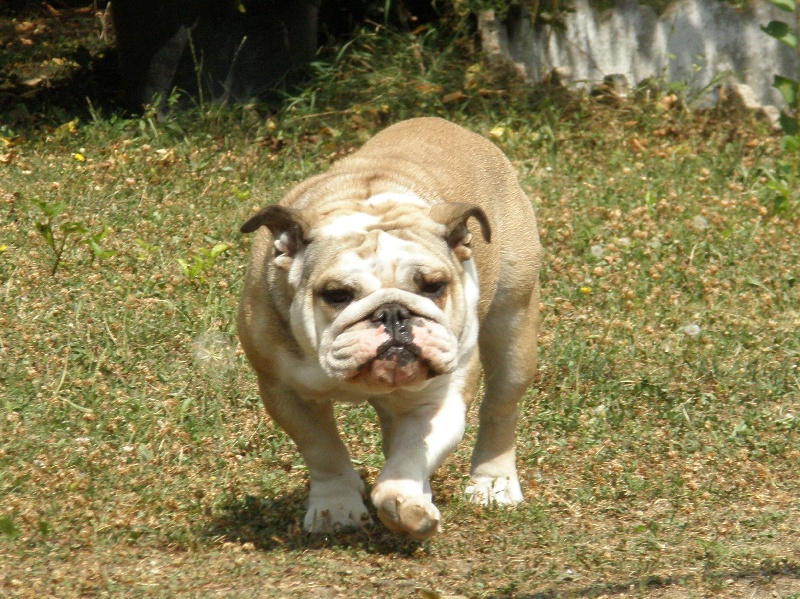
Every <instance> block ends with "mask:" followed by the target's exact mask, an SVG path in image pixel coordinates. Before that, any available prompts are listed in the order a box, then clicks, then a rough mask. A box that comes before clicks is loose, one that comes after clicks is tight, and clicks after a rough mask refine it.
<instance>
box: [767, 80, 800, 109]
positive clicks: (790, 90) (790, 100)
mask: <svg viewBox="0 0 800 599" xmlns="http://www.w3.org/2000/svg"><path fill="white" fill-rule="evenodd" d="M772 87H774V88H775V89H777V90H778V91H779V92H781V95H782V96H783V100H784V101H785V102H786V104H788V105H789V106H791V107H793V108H794V107H796V106H797V99H798V90H800V81H797V80H795V79H790V78H789V77H783V76H782V75H775V79H774V80H773V82H772Z"/></svg>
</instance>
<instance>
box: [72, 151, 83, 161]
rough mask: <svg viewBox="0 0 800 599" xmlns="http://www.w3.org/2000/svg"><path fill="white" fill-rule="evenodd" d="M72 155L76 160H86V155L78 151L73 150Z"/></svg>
mask: <svg viewBox="0 0 800 599" xmlns="http://www.w3.org/2000/svg"><path fill="white" fill-rule="evenodd" d="M72 157H73V158H74V159H75V160H77V161H78V162H86V156H84V155H83V154H81V153H80V152H75V153H74V154H73V155H72Z"/></svg>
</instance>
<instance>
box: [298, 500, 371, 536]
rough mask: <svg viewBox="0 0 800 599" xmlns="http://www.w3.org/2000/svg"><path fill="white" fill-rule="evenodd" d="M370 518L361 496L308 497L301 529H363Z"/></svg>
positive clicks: (312, 531)
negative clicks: (306, 509)
mask: <svg viewBox="0 0 800 599" xmlns="http://www.w3.org/2000/svg"><path fill="white" fill-rule="evenodd" d="M370 524H372V518H371V517H370V515H369V512H368V511H367V508H366V506H365V505H364V502H363V501H362V499H361V497H360V496H358V497H343V498H335V499H325V498H321V499H309V501H308V511H307V512H306V517H305V520H304V521H303V529H304V530H305V531H306V532H311V533H330V532H337V531H340V530H348V529H354V528H358V529H363V528H365V527H367V526H369V525H370Z"/></svg>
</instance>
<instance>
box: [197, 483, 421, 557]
mask: <svg viewBox="0 0 800 599" xmlns="http://www.w3.org/2000/svg"><path fill="white" fill-rule="evenodd" d="M305 498H306V492H305V490H302V489H298V490H297V491H292V492H290V493H287V494H283V495H279V496H276V497H272V498H259V497H255V496H253V495H244V496H241V497H230V498H228V499H226V500H225V501H224V502H223V503H222V504H221V505H219V506H217V507H216V508H215V510H214V512H213V513H212V514H211V516H210V520H209V521H207V524H206V526H205V527H204V529H203V531H202V536H204V537H205V538H207V539H213V540H214V541H216V542H222V543H236V544H240V545H244V544H246V543H250V544H252V546H253V547H255V549H256V550H257V551H263V552H271V551H276V550H279V551H284V550H303V549H311V550H313V549H325V548H330V547H340V548H357V549H361V550H363V551H366V552H368V553H376V554H382V555H408V556H411V555H413V554H415V553H416V552H417V551H418V550H419V549H420V547H421V546H422V544H421V543H419V542H416V541H413V540H411V539H408V538H406V537H404V536H401V535H397V534H394V533H391V532H389V531H388V530H387V529H386V528H384V527H383V525H382V524H380V522H379V521H378V519H377V516H376V514H375V511H374V508H372V506H371V505H370V504H369V503H368V505H369V509H370V512H371V515H372V518H373V520H374V521H375V524H372V525H370V526H369V527H367V528H365V529H364V530H356V531H342V532H340V531H332V532H330V533H326V534H309V533H306V532H305V531H304V530H303V516H304V513H305V508H304V502H305Z"/></svg>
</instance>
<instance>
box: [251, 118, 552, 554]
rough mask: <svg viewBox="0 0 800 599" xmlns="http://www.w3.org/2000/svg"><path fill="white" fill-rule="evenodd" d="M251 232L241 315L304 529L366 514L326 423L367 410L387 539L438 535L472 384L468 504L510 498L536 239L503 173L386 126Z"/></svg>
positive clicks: (483, 151) (535, 312) (259, 218)
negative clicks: (437, 483)
mask: <svg viewBox="0 0 800 599" xmlns="http://www.w3.org/2000/svg"><path fill="white" fill-rule="evenodd" d="M241 231H242V232H243V233H253V232H254V233H256V235H255V238H254V241H253V245H252V253H251V257H250V261H249V265H248V268H247V273H246V275H245V281H244V292H243V296H242V298H241V303H240V307H239V315H238V332H239V338H240V340H241V343H242V346H243V348H244V351H245V353H246V355H247V358H248V360H249V361H250V363H251V364H252V366H253V368H254V370H255V371H256V374H257V376H258V386H259V391H260V394H261V398H262V400H263V403H264V406H265V407H266V409H267V412H268V413H269V415H270V416H271V417H272V418H273V419H274V421H275V422H276V423H277V424H278V425H279V426H281V427H282V428H283V429H285V430H286V432H287V433H288V434H289V435H290V436H291V438H292V439H293V440H294V442H295V443H296V444H297V447H298V449H299V450H300V453H301V454H302V456H303V458H304V460H305V462H306V464H307V466H308V473H309V478H310V490H309V496H308V500H307V503H306V507H307V511H306V514H305V519H304V528H305V530H307V531H309V532H312V533H322V532H330V531H334V530H337V529H344V528H353V527H356V528H359V527H364V526H366V525H369V524H370V523H371V521H372V519H371V516H370V512H369V511H368V509H367V507H366V505H365V503H364V494H365V489H364V484H363V482H362V480H361V478H360V477H359V475H358V473H357V472H356V471H355V469H354V468H353V465H352V463H351V460H350V456H349V454H348V452H347V449H346V447H345V445H344V444H343V443H342V441H341V439H340V437H339V435H338V432H337V427H336V422H335V420H334V414H333V403H334V402H347V403H357V402H364V401H366V402H369V403H370V404H371V405H372V406H373V407H374V409H375V411H376V413H377V416H378V420H379V423H380V427H381V433H382V449H383V454H384V457H385V463H384V466H383V468H382V470H381V472H380V475H379V476H378V477H377V479H376V480H375V482H374V485H373V487H372V491H371V499H372V503H373V505H374V507H375V510H376V512H377V515H378V518H380V520H381V521H382V522H383V523H384V524H385V525H386V526H387V527H388V528H389V529H390V530H392V531H395V532H401V533H406V534H408V535H410V536H411V537H412V538H414V539H425V538H428V537H430V536H432V535H434V534H435V533H437V532H439V531H441V515H440V513H439V510H438V509H437V508H436V506H435V505H434V504H433V503H432V493H431V485H430V482H429V478H430V476H431V474H432V473H433V472H434V471H435V470H436V468H437V467H438V466H439V465H440V464H441V463H442V461H443V460H444V459H445V458H446V457H447V455H448V454H449V453H450V452H451V451H452V450H453V449H454V447H455V446H456V445H457V444H458V442H459V441H460V440H461V438H462V436H463V434H464V429H465V417H466V412H467V409H468V407H469V404H470V402H471V401H472V399H473V398H474V396H475V394H476V392H477V389H478V383H479V378H480V371H481V366H483V373H484V394H483V400H482V403H481V407H480V411H479V424H480V426H479V430H478V433H477V440H476V443H475V447H474V450H473V453H472V461H471V468H470V480H469V483H468V484H467V486H466V489H465V493H466V495H467V497H468V498H469V499H470V500H471V501H472V502H475V503H479V504H489V503H497V504H509V505H514V504H517V503H518V502H520V501H522V499H523V496H522V491H521V488H520V484H519V480H518V479H517V471H516V463H515V462H516V460H515V445H514V444H515V427H516V421H517V414H518V403H519V400H520V398H521V397H522V395H523V394H524V393H525V391H526V389H527V388H528V386H529V385H530V384H531V381H532V380H533V378H534V375H535V372H536V359H537V345H536V343H537V334H538V326H539V263H540V253H541V250H540V245H539V236H538V233H537V227H536V218H535V216H534V212H533V209H532V207H531V203H530V201H529V199H528V198H527V197H526V195H525V193H524V192H523V191H522V189H521V188H520V186H519V183H518V182H517V177H516V174H515V171H514V168H513V167H512V165H511V163H510V162H509V161H508V159H507V158H506V157H505V156H504V154H503V153H502V152H501V151H500V150H499V149H498V148H497V147H495V146H494V145H493V144H492V143H490V142H489V141H487V140H486V139H484V138H483V137H481V136H479V135H477V134H475V133H471V132H469V131H467V130H466V129H463V128H461V127H459V126H457V125H454V124H452V123H449V122H447V121H444V120H441V119H438V118H416V119H411V120H407V121H403V122H401V123H398V124H396V125H394V126H391V127H389V128H388V129H385V130H384V131H383V132H381V133H379V134H378V135H376V136H375V137H373V138H372V139H371V140H369V141H368V142H367V143H366V144H365V145H364V146H363V147H362V148H361V149H360V150H358V151H357V152H355V153H353V154H351V155H349V156H348V157H346V158H343V159H342V160H340V161H338V162H336V163H334V165H333V166H332V167H331V168H330V169H329V170H327V172H325V173H323V174H320V175H317V176H314V177H312V178H310V179H307V180H305V181H304V182H302V183H300V184H299V185H297V186H296V187H294V188H293V189H292V190H291V191H290V192H289V193H288V194H287V195H286V196H285V197H284V198H283V199H282V200H281V201H280V203H279V204H277V205H272V206H267V207H266V208H264V209H263V210H261V211H260V212H258V213H257V214H255V215H254V216H253V217H252V218H250V219H249V220H248V221H247V222H246V223H244V225H242V227H241Z"/></svg>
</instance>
